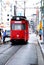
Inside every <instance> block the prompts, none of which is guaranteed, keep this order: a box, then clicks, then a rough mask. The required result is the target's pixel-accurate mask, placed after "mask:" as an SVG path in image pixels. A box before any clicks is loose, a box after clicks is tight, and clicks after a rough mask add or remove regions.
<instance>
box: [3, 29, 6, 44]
mask: <svg viewBox="0 0 44 65" xmlns="http://www.w3.org/2000/svg"><path fill="white" fill-rule="evenodd" d="M5 38H6V30H5V31H4V32H3V43H5Z"/></svg>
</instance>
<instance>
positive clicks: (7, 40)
mask: <svg viewBox="0 0 44 65" xmlns="http://www.w3.org/2000/svg"><path fill="white" fill-rule="evenodd" d="M9 41H10V37H8V38H5V43H6V42H9ZM2 43H3V40H1V43H0V45H1V44H2Z"/></svg>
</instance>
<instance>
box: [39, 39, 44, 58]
mask: <svg viewBox="0 0 44 65" xmlns="http://www.w3.org/2000/svg"><path fill="white" fill-rule="evenodd" d="M38 43H39V46H40V49H41V52H42V55H43V58H44V43H43V40H40V39H39V38H38Z"/></svg>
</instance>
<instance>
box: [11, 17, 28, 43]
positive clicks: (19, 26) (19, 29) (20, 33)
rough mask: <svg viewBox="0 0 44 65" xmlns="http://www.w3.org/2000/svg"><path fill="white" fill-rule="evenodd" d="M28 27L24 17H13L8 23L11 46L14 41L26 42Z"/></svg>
mask: <svg viewBox="0 0 44 65" xmlns="http://www.w3.org/2000/svg"><path fill="white" fill-rule="evenodd" d="M28 25H29V22H28V21H27V20H26V17H24V16H13V17H12V19H11V22H10V26H11V33H10V38H11V42H12V44H13V43H14V42H15V41H16V42H17V41H24V42H26V43H27V41H28V36H29V35H28Z"/></svg>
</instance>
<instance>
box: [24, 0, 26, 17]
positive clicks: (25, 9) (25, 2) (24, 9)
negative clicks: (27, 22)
mask: <svg viewBox="0 0 44 65" xmlns="http://www.w3.org/2000/svg"><path fill="white" fill-rule="evenodd" d="M25 4H26V2H25V1H24V16H25V10H26V8H25Z"/></svg>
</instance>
